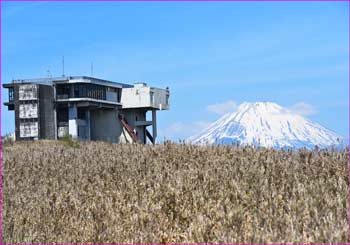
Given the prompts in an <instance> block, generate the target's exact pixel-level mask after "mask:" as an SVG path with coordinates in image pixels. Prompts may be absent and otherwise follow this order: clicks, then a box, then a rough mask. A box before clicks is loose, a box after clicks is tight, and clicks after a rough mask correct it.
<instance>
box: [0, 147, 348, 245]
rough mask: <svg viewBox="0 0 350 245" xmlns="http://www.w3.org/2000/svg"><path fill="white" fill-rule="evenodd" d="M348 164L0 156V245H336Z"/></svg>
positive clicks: (296, 159)
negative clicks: (0, 231) (0, 223)
mask: <svg viewBox="0 0 350 245" xmlns="http://www.w3.org/2000/svg"><path fill="white" fill-rule="evenodd" d="M346 210H347V154H346V152H341V153H337V152H322V151H313V152H308V151H296V152H292V151H289V152H288V151H275V150H266V149H252V148H248V147H246V148H233V147H231V148H230V147H198V146H189V145H174V144H166V145H157V146H142V145H112V144H107V143H101V142H90V143H72V142H70V141H64V142H35V143H18V142H17V143H14V144H9V145H5V146H4V147H3V239H4V242H5V243H205V242H208V243H295V242H298V243H345V242H346V241H347V240H346V239H347V214H346Z"/></svg>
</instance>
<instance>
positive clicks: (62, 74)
mask: <svg viewBox="0 0 350 245" xmlns="http://www.w3.org/2000/svg"><path fill="white" fill-rule="evenodd" d="M62 77H64V56H62Z"/></svg>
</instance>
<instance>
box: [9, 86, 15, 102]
mask: <svg viewBox="0 0 350 245" xmlns="http://www.w3.org/2000/svg"><path fill="white" fill-rule="evenodd" d="M14 100H15V98H14V92H13V88H9V102H13V101H14Z"/></svg>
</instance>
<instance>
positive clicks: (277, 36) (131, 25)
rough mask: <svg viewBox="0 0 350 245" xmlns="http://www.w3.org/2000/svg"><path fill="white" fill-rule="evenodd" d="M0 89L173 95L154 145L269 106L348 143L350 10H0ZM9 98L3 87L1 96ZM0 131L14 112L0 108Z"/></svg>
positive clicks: (71, 5) (45, 6) (171, 6)
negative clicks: (120, 85) (65, 85)
mask: <svg viewBox="0 0 350 245" xmlns="http://www.w3.org/2000/svg"><path fill="white" fill-rule="evenodd" d="M1 4H2V17H1V18H2V19H1V20H2V36H1V38H2V64H3V67H2V78H1V79H2V82H3V83H4V82H10V81H11V80H12V79H19V78H34V77H46V76H47V70H50V72H51V74H52V76H60V75H62V65H61V63H62V56H63V55H64V56H65V73H66V75H90V64H91V62H93V64H94V76H96V77H99V78H103V79H108V80H112V81H117V82H126V83H133V82H137V81H144V82H147V83H149V84H151V85H153V86H159V87H164V88H165V87H166V86H169V87H170V90H171V98H170V102H171V109H170V110H169V111H162V112H160V113H158V115H159V117H158V123H159V135H160V137H161V138H164V137H166V138H169V139H173V140H176V139H179V138H185V137H187V136H190V135H192V134H194V133H196V132H198V131H199V130H201V129H202V128H203V127H204V126H205V125H207V124H208V123H210V122H212V121H214V120H216V119H218V118H219V117H220V115H222V114H223V113H225V112H228V111H231V110H234V108H235V107H236V106H237V105H238V104H240V103H242V102H245V101H247V102H255V101H272V102H276V103H278V104H280V105H282V106H285V107H288V108H290V109H293V110H295V111H297V112H298V113H300V114H303V115H304V116H306V117H307V118H309V119H311V120H313V121H315V122H318V123H320V124H321V125H323V126H325V127H327V128H329V129H332V130H334V131H335V132H337V133H339V134H340V135H343V136H345V137H346V136H347V135H348V124H349V121H348V111H349V105H348V91H349V90H348V88H349V87H348V68H349V65H348V55H349V50H348V43H349V36H348V32H349V31H348V29H349V26H348V17H349V16H348V14H349V13H348V3H347V2H333V3H332V2H326V3H325V2H299V3H298V2H294V3H293V2H261V3H257V2H246V3H242V2H216V3H215V2H165V3H160V2H147V3H140V2H133V3H125V2H119V3H118V2H104V3H103V2H102V3H97V2H80V3H79V2H64V3H57V2H56V3H50V2H37V3H28V2H27V3H26V2H17V3H10V2H5V3H4V2H1ZM2 98H3V101H7V90H2ZM1 109H2V131H3V133H7V132H13V131H14V114H13V113H12V112H8V111H7V109H6V107H4V106H2V107H1Z"/></svg>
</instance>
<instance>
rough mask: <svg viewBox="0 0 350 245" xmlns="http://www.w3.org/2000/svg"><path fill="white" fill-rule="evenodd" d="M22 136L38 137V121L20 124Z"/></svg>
mask: <svg viewBox="0 0 350 245" xmlns="http://www.w3.org/2000/svg"><path fill="white" fill-rule="evenodd" d="M19 132H20V137H21V138H27V137H38V122H22V123H20V125H19Z"/></svg>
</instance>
